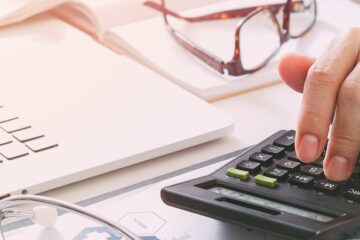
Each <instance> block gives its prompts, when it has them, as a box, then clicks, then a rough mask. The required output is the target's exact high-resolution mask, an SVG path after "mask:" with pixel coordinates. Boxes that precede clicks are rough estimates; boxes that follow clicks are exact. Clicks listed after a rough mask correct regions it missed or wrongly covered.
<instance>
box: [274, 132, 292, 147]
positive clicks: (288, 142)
mask: <svg viewBox="0 0 360 240" xmlns="http://www.w3.org/2000/svg"><path fill="white" fill-rule="evenodd" d="M294 143H295V131H294V130H291V131H288V132H287V133H285V134H284V135H282V136H281V137H279V138H278V139H276V140H275V141H274V145H276V146H279V147H283V148H286V149H287V150H289V149H293V148H294Z"/></svg>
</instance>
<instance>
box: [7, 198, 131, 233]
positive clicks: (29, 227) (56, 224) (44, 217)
mask: <svg viewBox="0 0 360 240" xmlns="http://www.w3.org/2000/svg"><path fill="white" fill-rule="evenodd" d="M21 209H34V205H31V206H24V205H22V206H21ZM35 212H36V214H35V219H36V220H35V221H32V220H30V219H31V215H32V211H29V210H17V211H16V213H15V214H14V213H11V214H7V215H8V216H7V217H6V218H5V219H4V220H3V221H2V222H1V230H2V232H3V236H2V237H3V239H2V240H24V239H26V240H49V239H51V240H85V239H86V240H89V239H94V240H95V239H96V240H108V239H112V240H127V239H130V238H127V237H125V234H123V233H122V232H120V231H119V230H117V229H113V228H111V227H109V226H106V225H105V224H101V223H99V222H97V221H95V220H92V219H90V218H87V217H84V216H82V215H80V214H78V213H73V212H64V211H63V210H61V211H60V210H57V209H55V208H49V207H45V208H44V207H41V206H40V207H37V206H35ZM56 213H61V216H59V217H56V216H57V215H56ZM20 216H21V217H20ZM29 218H30V219H29ZM55 220H56V221H55ZM34 222H35V223H34ZM44 225H45V227H44ZM0 239H1V238H0Z"/></svg>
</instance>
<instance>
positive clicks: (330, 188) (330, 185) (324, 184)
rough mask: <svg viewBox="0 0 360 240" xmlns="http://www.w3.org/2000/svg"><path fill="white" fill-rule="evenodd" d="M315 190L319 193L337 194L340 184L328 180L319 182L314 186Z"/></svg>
mask: <svg viewBox="0 0 360 240" xmlns="http://www.w3.org/2000/svg"><path fill="white" fill-rule="evenodd" d="M315 188H316V189H317V190H319V191H321V192H325V193H330V194H334V193H336V192H338V190H339V188H340V184H338V183H335V182H330V181H328V180H320V181H319V182H318V183H317V184H316V185H315Z"/></svg>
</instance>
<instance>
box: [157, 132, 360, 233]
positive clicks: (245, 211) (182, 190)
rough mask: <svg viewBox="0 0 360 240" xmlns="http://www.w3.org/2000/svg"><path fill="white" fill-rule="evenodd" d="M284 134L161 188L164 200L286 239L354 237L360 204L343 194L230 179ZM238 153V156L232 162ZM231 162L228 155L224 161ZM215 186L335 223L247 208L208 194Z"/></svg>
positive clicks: (255, 207)
mask: <svg viewBox="0 0 360 240" xmlns="http://www.w3.org/2000/svg"><path fill="white" fill-rule="evenodd" d="M284 133H286V131H285V130H283V131H279V132H278V133H276V134H274V135H272V136H271V137H269V138H268V139H266V140H265V141H263V142H261V143H259V144H258V145H256V146H254V147H252V148H250V149H249V150H247V151H246V152H244V153H242V154H241V155H240V156H239V157H237V158H236V159H235V160H234V161H232V162H230V163H229V164H227V165H226V166H224V167H222V168H221V169H219V170H217V171H216V172H214V173H213V174H211V175H209V176H206V177H201V178H197V179H194V180H191V181H187V182H183V183H180V184H176V185H173V186H169V187H166V188H164V189H162V191H161V197H162V199H163V201H164V202H165V203H166V204H168V205H170V206H174V207H176V208H180V209H184V210H187V211H190V212H194V213H197V214H201V215H204V216H208V217H211V218H215V219H219V220H223V221H227V222H231V223H236V224H239V225H242V226H244V227H247V228H250V229H253V230H258V231H262V232H266V233H270V234H274V235H279V236H281V237H284V238H288V239H319V240H320V239H321V240H325V239H326V240H339V239H346V238H348V237H350V236H351V234H352V233H354V232H355V231H356V230H357V229H359V227H360V203H357V202H352V201H348V200H347V199H345V198H344V197H343V196H342V193H341V192H340V193H339V194H337V195H326V194H325V195H324V194H319V192H317V191H316V190H314V189H303V188H296V187H293V186H291V185H290V184H288V183H285V184H282V183H280V184H279V185H278V186H277V187H276V188H275V189H270V188H267V187H263V186H258V185H256V184H255V183H254V182H253V177H254V176H252V177H251V178H250V180H248V181H240V180H236V179H233V178H229V177H227V176H226V171H227V169H228V168H230V167H235V166H236V164H237V163H238V162H239V161H242V160H247V159H248V158H249V156H250V155H251V154H252V153H253V152H259V151H260V150H261V148H262V147H263V146H266V145H267V144H271V143H272V142H273V141H274V140H275V139H277V138H278V137H280V136H281V135H283V134H284ZM236 154H237V153H234V154H233V156H232V157H234V156H236ZM230 157H231V156H229V155H227V156H226V157H224V160H225V159H229V158H230ZM215 186H222V187H226V188H229V189H232V190H235V191H239V192H242V193H246V194H249V195H253V196H256V197H261V198H264V199H268V200H272V201H275V202H278V203H282V204H286V205H289V206H294V207H297V208H300V209H306V210H309V211H313V212H315V213H320V214H323V215H327V216H330V217H333V218H335V219H334V220H331V221H329V222H326V223H324V222H319V221H316V220H312V219H309V218H305V217H301V216H297V215H294V214H290V213H287V212H283V211H279V210H277V209H271V208H267V207H264V206H260V205H257V204H254V203H251V204H249V203H247V202H242V201H240V200H235V199H231V198H228V197H225V196H223V195H221V194H217V193H214V192H211V191H209V190H208V189H209V188H211V187H215Z"/></svg>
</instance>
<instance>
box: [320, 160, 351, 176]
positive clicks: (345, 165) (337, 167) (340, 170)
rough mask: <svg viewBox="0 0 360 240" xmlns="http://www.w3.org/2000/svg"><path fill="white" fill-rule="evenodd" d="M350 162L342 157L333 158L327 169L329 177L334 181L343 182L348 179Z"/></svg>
mask: <svg viewBox="0 0 360 240" xmlns="http://www.w3.org/2000/svg"><path fill="white" fill-rule="evenodd" d="M348 169H349V161H348V160H347V159H346V158H344V157H340V156H333V157H332V158H331V159H330V162H329V164H328V167H327V171H326V173H327V177H328V178H330V179H331V180H334V181H343V180H346V179H347V177H348Z"/></svg>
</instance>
